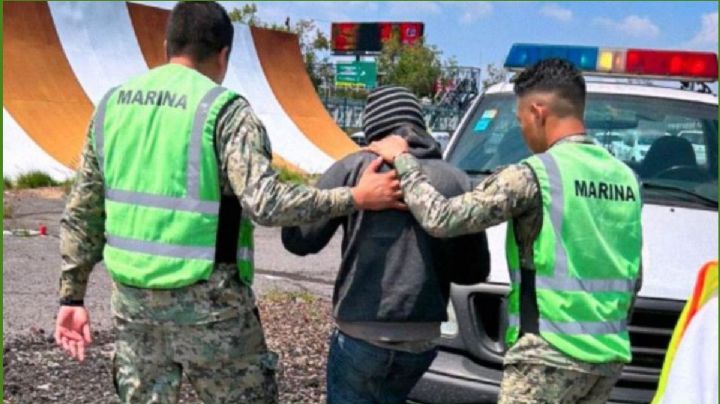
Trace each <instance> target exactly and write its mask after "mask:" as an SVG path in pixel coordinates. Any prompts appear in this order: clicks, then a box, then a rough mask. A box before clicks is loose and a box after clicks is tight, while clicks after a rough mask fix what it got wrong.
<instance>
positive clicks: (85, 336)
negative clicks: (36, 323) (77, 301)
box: [55, 306, 92, 362]
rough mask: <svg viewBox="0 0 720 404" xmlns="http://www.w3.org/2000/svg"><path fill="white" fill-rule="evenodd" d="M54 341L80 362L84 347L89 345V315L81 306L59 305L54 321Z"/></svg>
mask: <svg viewBox="0 0 720 404" xmlns="http://www.w3.org/2000/svg"><path fill="white" fill-rule="evenodd" d="M55 342H56V343H57V344H58V345H59V346H61V347H62V348H63V349H65V350H66V351H67V353H68V354H69V355H70V356H71V357H73V358H75V359H77V360H78V361H80V362H82V361H83V360H85V347H86V346H88V345H90V343H91V342H92V337H91V336H90V316H89V315H88V312H87V310H85V307H82V306H60V310H59V311H58V314H57V321H56V322H55Z"/></svg>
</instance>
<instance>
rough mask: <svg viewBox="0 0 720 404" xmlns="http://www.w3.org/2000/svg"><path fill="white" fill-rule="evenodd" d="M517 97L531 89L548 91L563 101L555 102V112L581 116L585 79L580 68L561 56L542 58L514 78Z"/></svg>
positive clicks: (583, 105) (583, 109)
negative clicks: (559, 103) (556, 103)
mask: <svg viewBox="0 0 720 404" xmlns="http://www.w3.org/2000/svg"><path fill="white" fill-rule="evenodd" d="M513 81H514V82H515V87H514V89H513V90H514V91H515V94H516V95H517V96H518V97H523V96H525V95H527V94H530V93H533V92H536V91H537V92H551V93H554V94H555V95H557V96H558V97H559V98H560V99H561V100H563V101H565V102H563V103H562V105H559V106H557V108H556V110H555V111H553V112H555V113H556V114H557V115H558V116H561V117H564V116H567V115H575V116H578V117H580V118H582V117H583V115H584V111H585V94H586V89H585V79H584V78H583V75H582V72H581V71H580V70H579V69H578V68H577V67H575V66H574V65H573V64H572V63H570V62H568V61H566V60H563V59H556V58H554V59H545V60H542V61H540V62H538V63H536V64H534V65H533V66H531V67H530V68H529V69H527V70H525V71H523V72H521V73H520V74H518V75H517V77H515V79H514V80H513Z"/></svg>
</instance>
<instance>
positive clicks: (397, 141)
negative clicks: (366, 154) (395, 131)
mask: <svg viewBox="0 0 720 404" xmlns="http://www.w3.org/2000/svg"><path fill="white" fill-rule="evenodd" d="M366 149H367V150H369V151H371V152H373V153H375V154H377V155H378V156H380V157H382V158H383V160H385V161H386V162H388V163H389V164H393V163H394V162H395V157H397V156H399V155H401V154H403V153H407V151H408V150H409V148H408V143H407V141H406V140H405V139H404V138H402V137H400V136H398V135H390V136H387V137H385V138H383V139H382V140H378V141H376V142H372V143H370V145H369V146H368V147H367V148H366Z"/></svg>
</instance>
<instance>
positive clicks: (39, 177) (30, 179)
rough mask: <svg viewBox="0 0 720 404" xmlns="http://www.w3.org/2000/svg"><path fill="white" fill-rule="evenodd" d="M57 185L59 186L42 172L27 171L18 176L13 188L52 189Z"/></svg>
mask: <svg viewBox="0 0 720 404" xmlns="http://www.w3.org/2000/svg"><path fill="white" fill-rule="evenodd" d="M57 185H59V184H58V182H57V181H55V180H54V179H52V177H51V176H50V175H48V174H47V173H44V172H42V171H28V172H26V173H24V174H20V175H19V176H18V177H17V179H16V180H15V188H17V189H27V188H42V187H54V186H57Z"/></svg>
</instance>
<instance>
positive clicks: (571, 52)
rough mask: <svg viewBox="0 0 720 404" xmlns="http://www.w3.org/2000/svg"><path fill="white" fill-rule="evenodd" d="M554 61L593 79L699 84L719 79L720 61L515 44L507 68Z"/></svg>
mask: <svg viewBox="0 0 720 404" xmlns="http://www.w3.org/2000/svg"><path fill="white" fill-rule="evenodd" d="M550 58H560V59H565V60H567V61H569V62H571V63H573V64H574V65H575V66H577V67H578V68H579V69H581V70H583V71H585V72H588V73H592V74H593V75H603V76H622V77H628V76H642V77H645V78H652V79H658V80H668V79H673V80H681V81H697V82H713V81H717V79H718V58H717V55H716V54H715V53H710V52H687V51H666V50H649V49H621V48H599V47H592V46H564V45H531V44H514V45H513V46H512V48H510V53H509V54H508V56H507V59H506V60H505V67H507V68H509V69H510V70H523V69H525V68H527V67H529V66H531V65H533V64H535V63H537V62H539V61H541V60H544V59H550Z"/></svg>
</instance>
